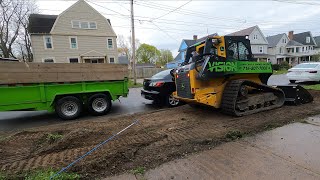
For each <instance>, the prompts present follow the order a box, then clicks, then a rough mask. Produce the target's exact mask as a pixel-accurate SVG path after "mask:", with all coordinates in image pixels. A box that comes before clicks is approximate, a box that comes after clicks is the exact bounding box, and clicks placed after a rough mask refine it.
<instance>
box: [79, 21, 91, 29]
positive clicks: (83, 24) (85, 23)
mask: <svg viewBox="0 0 320 180" xmlns="http://www.w3.org/2000/svg"><path fill="white" fill-rule="evenodd" d="M80 24H81V29H89V25H88V22H81V23H80Z"/></svg>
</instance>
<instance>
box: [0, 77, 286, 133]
mask: <svg viewBox="0 0 320 180" xmlns="http://www.w3.org/2000/svg"><path fill="white" fill-rule="evenodd" d="M268 84H269V85H286V84H289V80H288V79H287V78H286V76H285V75H273V76H271V77H270V79H269V81H268ZM140 90H141V88H132V89H130V92H129V96H128V97H127V98H120V101H115V102H113V104H112V109H111V111H110V113H109V114H108V115H107V116H114V115H120V114H130V113H137V112H146V111H150V110H154V109H159V108H160V107H159V106H156V105H154V104H152V101H149V100H146V99H144V98H142V97H141V95H140ZM90 118H94V117H92V116H89V115H87V116H84V117H81V118H79V119H77V120H80V121H81V120H83V119H90ZM62 122H64V121H62V120H60V119H59V118H58V117H57V116H56V115H55V114H48V113H47V112H46V111H36V112H34V111H33V112H28V111H23V112H21V111H15V112H0V131H10V130H15V129H24V128H31V127H38V126H46V125H50V124H57V123H62Z"/></svg>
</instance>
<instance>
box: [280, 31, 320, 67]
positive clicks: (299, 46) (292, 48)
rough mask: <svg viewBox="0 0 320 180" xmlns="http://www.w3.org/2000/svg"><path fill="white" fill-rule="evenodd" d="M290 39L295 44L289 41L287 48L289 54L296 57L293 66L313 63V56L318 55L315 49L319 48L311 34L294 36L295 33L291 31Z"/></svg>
mask: <svg viewBox="0 0 320 180" xmlns="http://www.w3.org/2000/svg"><path fill="white" fill-rule="evenodd" d="M288 37H289V39H290V41H293V43H291V42H290V41H289V42H288V44H287V46H286V48H287V51H288V54H289V55H292V56H294V58H292V59H293V60H292V61H293V62H292V64H299V63H300V62H301V61H311V60H312V56H313V55H315V54H316V52H315V50H314V48H315V47H316V46H317V44H316V42H315V40H314V38H313V36H312V34H311V32H310V31H308V32H302V33H298V34H293V31H289V33H288Z"/></svg>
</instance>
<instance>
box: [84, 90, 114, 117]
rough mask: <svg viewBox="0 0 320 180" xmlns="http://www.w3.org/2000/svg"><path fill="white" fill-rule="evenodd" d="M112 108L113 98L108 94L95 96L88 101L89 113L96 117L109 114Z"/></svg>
mask: <svg viewBox="0 0 320 180" xmlns="http://www.w3.org/2000/svg"><path fill="white" fill-rule="evenodd" d="M111 106H112V103H111V98H110V96H108V95H106V94H102V93H99V94H94V95H92V96H91V97H90V98H89V100H88V111H89V112H90V113H91V114H92V115H94V116H101V115H105V114H107V113H108V112H109V111H110V110H111Z"/></svg>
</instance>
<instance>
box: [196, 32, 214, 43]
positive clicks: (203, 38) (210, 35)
mask: <svg viewBox="0 0 320 180" xmlns="http://www.w3.org/2000/svg"><path fill="white" fill-rule="evenodd" d="M212 36H218V33H213V34H209V35H207V36H203V37H202V38H199V39H197V40H196V42H195V43H198V42H201V41H204V40H206V39H207V37H212ZM195 43H193V44H195ZM193 44H192V45H193Z"/></svg>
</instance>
